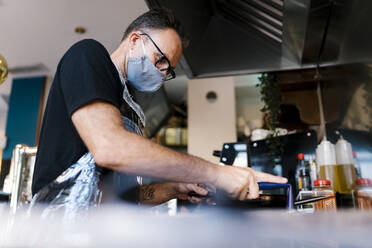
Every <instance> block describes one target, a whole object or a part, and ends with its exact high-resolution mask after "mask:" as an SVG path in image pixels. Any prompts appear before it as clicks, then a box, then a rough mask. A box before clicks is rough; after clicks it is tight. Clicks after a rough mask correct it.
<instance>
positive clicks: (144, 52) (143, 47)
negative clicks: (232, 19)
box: [141, 37, 146, 55]
mask: <svg viewBox="0 0 372 248" xmlns="http://www.w3.org/2000/svg"><path fill="white" fill-rule="evenodd" d="M141 44H142V50H143V55H146V48H145V44H144V42H143V39H142V37H141Z"/></svg>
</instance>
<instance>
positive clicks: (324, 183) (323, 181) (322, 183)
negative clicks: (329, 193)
mask: <svg viewBox="0 0 372 248" xmlns="http://www.w3.org/2000/svg"><path fill="white" fill-rule="evenodd" d="M328 185H331V181H329V180H327V179H318V180H315V181H314V186H315V187H316V186H328Z"/></svg>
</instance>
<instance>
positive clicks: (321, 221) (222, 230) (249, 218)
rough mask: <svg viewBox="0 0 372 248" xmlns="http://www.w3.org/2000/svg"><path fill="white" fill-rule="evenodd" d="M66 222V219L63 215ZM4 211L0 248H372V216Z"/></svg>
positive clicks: (120, 209)
mask: <svg viewBox="0 0 372 248" xmlns="http://www.w3.org/2000/svg"><path fill="white" fill-rule="evenodd" d="M61 216H62V215H61ZM61 216H55V217H54V218H48V219H43V218H41V217H40V213H39V211H37V210H34V211H33V212H32V213H31V215H28V214H27V212H26V211H19V212H17V214H16V215H15V216H13V215H10V214H9V209H7V208H6V207H3V208H2V209H1V210H0V219H1V221H0V247H9V246H11V247H35V246H37V247H66V246H68V247H71V246H72V247H112V246H120V247H172V246H173V247H371V246H372V232H371V230H372V212H361V211H355V210H354V211H339V212H337V213H316V214H300V213H298V212H296V211H285V210H275V211H274V210H260V211H253V210H250V211H248V210H244V211H242V210H240V211H232V210H224V209H215V210H213V209H208V211H205V210H199V211H194V212H193V213H186V214H178V215H176V216H168V215H167V214H162V213H158V212H156V211H154V209H152V208H139V207H133V206H127V205H115V206H104V207H100V208H99V209H96V210H95V211H90V212H87V213H86V215H84V216H81V218H80V219H77V220H74V221H72V222H71V221H66V220H64V219H63V218H61Z"/></svg>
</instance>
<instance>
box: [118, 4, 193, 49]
mask: <svg viewBox="0 0 372 248" xmlns="http://www.w3.org/2000/svg"><path fill="white" fill-rule="evenodd" d="M167 28H171V29H174V30H175V31H176V32H177V34H178V35H179V37H180V39H181V41H182V45H183V46H187V43H188V42H187V40H186V38H185V35H184V31H183V28H182V26H181V23H180V22H179V21H178V20H177V18H176V17H175V16H174V14H173V12H172V11H171V10H169V9H165V8H158V9H151V10H149V11H147V12H145V13H143V14H142V15H140V16H139V17H137V18H136V19H135V20H134V21H133V22H132V23H131V24H130V25H129V26H128V27H127V29H126V30H125V32H124V35H123V39H122V41H123V40H125V39H126V38H127V37H128V36H129V34H130V33H131V32H133V31H134V30H146V29H147V30H149V29H150V30H151V29H153V30H156V29H158V30H159V29H160V30H161V29H167Z"/></svg>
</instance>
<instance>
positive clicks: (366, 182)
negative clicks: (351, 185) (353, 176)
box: [356, 178, 372, 185]
mask: <svg viewBox="0 0 372 248" xmlns="http://www.w3.org/2000/svg"><path fill="white" fill-rule="evenodd" d="M356 184H357V185H372V181H371V179H369V178H358V179H357V180H356Z"/></svg>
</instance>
